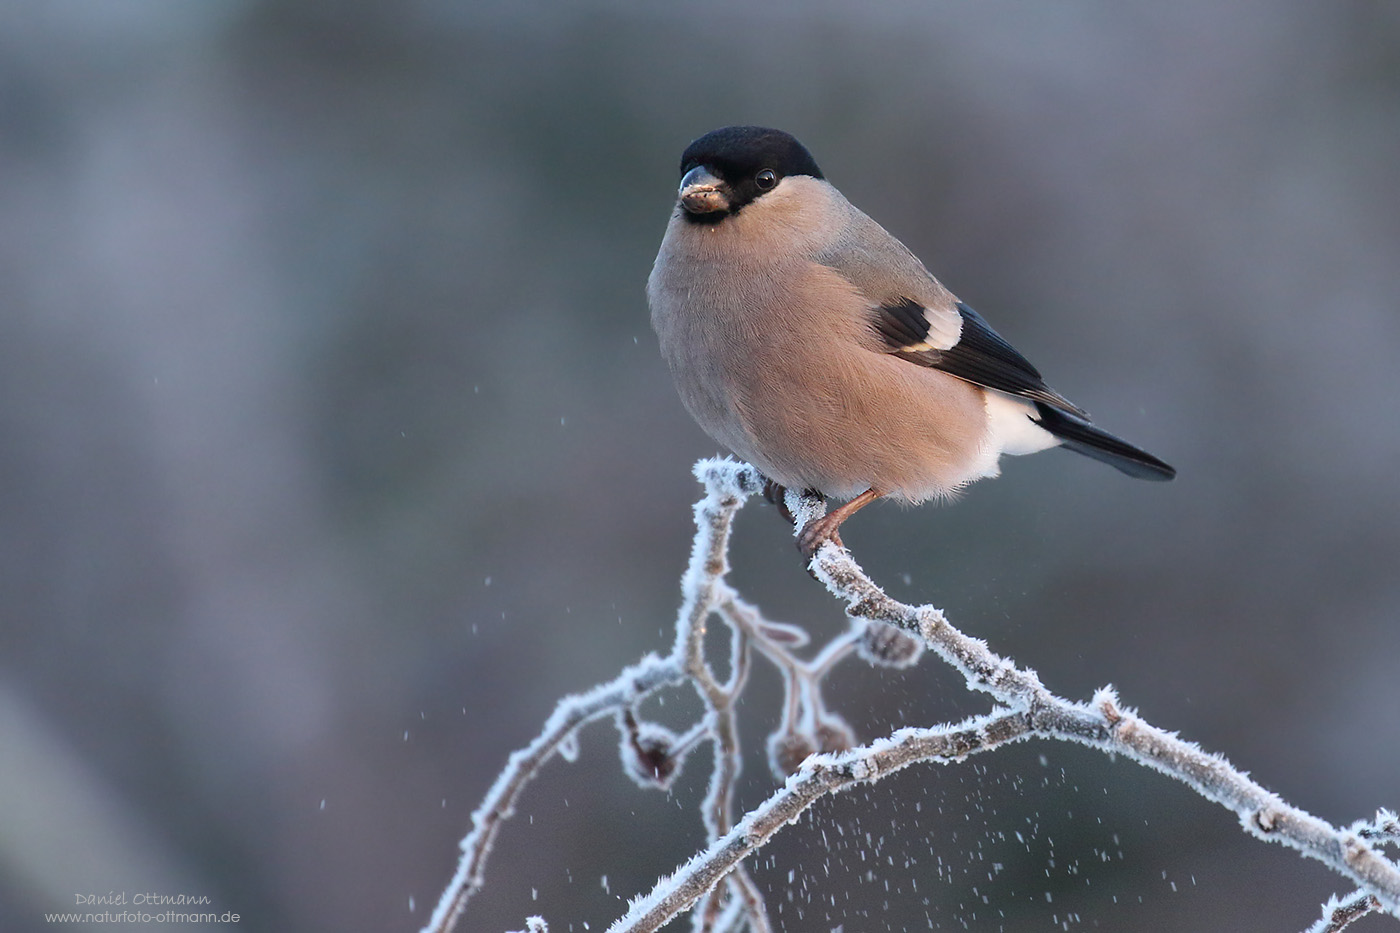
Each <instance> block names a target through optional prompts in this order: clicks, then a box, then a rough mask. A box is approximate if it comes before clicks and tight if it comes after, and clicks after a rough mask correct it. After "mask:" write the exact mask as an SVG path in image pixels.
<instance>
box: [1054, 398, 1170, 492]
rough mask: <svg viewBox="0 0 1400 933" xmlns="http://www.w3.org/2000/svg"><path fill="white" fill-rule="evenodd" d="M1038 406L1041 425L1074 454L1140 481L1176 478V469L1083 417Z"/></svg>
mask: <svg viewBox="0 0 1400 933" xmlns="http://www.w3.org/2000/svg"><path fill="white" fill-rule="evenodd" d="M1035 407H1036V410H1037V411H1038V412H1039V415H1040V417H1038V418H1037V419H1036V421H1037V422H1038V423H1039V424H1040V426H1041V427H1042V428H1044V429H1045V430H1047V431H1049V432H1050V433H1051V434H1053V435H1055V436H1056V437H1058V438H1059V439H1060V441H1061V442H1062V443H1063V444H1064V446H1066V447H1068V448H1069V449H1070V450H1073V451H1074V452H1075V453H1081V454H1083V455H1084V456H1086V457H1093V458H1094V459H1095V460H1098V461H1100V462H1102V463H1107V464H1108V465H1109V466H1111V467H1115V468H1116V469H1119V470H1122V471H1123V472H1124V473H1127V474H1128V475H1129V476H1135V477H1137V478H1138V479H1154V480H1168V479H1171V478H1172V477H1174V476H1176V470H1175V469H1173V468H1172V467H1170V466H1168V465H1167V464H1165V463H1163V462H1162V461H1161V460H1158V459H1157V458H1156V457H1154V456H1152V455H1151V454H1150V453H1148V452H1147V451H1145V450H1139V449H1138V448H1136V447H1134V446H1133V445H1132V444H1129V443H1128V442H1127V441H1124V440H1120V439H1118V438H1116V437H1114V436H1113V435H1112V434H1109V433H1108V432H1107V431H1100V430H1099V429H1098V428H1096V427H1094V426H1093V425H1092V424H1090V423H1089V422H1088V421H1085V420H1084V419H1083V418H1076V417H1075V416H1074V415H1071V414H1068V413H1066V412H1063V411H1060V410H1059V409H1057V408H1051V407H1050V406H1049V405H1046V404H1045V403H1044V402H1036V403H1035Z"/></svg>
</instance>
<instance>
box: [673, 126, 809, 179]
mask: <svg viewBox="0 0 1400 933" xmlns="http://www.w3.org/2000/svg"><path fill="white" fill-rule="evenodd" d="M697 165H704V166H706V167H708V168H710V169H711V170H713V171H714V172H715V173H716V174H718V175H719V176H720V177H721V178H723V179H724V180H725V181H728V182H730V183H731V184H734V183H736V182H739V181H740V180H741V179H744V178H748V177H751V176H753V175H754V174H756V173H757V172H761V171H762V170H763V169H772V170H773V171H774V172H776V173H777V174H778V177H779V178H783V177H786V176H788V175H810V176H812V177H813V178H821V177H822V170H821V169H820V168H818V167H817V160H816V159H813V158H812V154H811V153H810V152H808V151H807V147H806V146H804V145H802V144H801V143H800V142H798V141H797V140H796V139H795V138H793V136H792V135H791V134H788V133H784V132H783V131H782V130H772V129H768V128H767V127H764V126H726V127H723V128H722V129H718V130H713V131H711V132H709V133H706V134H705V135H704V136H701V137H700V138H699V139H697V140H695V142H693V143H691V144H690V145H689V146H687V147H686V149H685V153H684V154H683V155H682V156H681V175H685V173H686V172H688V171H690V170H691V169H693V168H695V167H696V166H697Z"/></svg>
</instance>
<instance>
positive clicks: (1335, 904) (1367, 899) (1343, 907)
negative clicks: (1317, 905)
mask: <svg viewBox="0 0 1400 933" xmlns="http://www.w3.org/2000/svg"><path fill="white" fill-rule="evenodd" d="M1380 909H1381V902H1380V901H1378V900H1376V899H1375V897H1373V896H1372V895H1370V894H1367V893H1366V892H1365V891H1356V892H1353V893H1352V894H1351V895H1350V896H1349V897H1347V898H1346V899H1345V900H1339V899H1338V898H1337V896H1336V895H1335V894H1334V895H1332V897H1331V898H1329V899H1328V901H1327V903H1326V904H1323V905H1322V918H1321V919H1319V920H1318V921H1317V922H1316V923H1314V924H1313V925H1312V926H1310V927H1308V928H1307V930H1305V931H1304V933H1340V931H1341V930H1345V929H1346V928H1347V927H1349V926H1351V925H1352V924H1353V923H1354V922H1356V921H1357V920H1360V919H1361V918H1362V917H1364V916H1366V915H1367V914H1369V913H1374V912H1375V911H1377V910H1380Z"/></svg>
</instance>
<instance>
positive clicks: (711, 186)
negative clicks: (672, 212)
mask: <svg viewBox="0 0 1400 933" xmlns="http://www.w3.org/2000/svg"><path fill="white" fill-rule="evenodd" d="M680 199H681V207H683V208H685V209H686V211H688V212H689V213H692V214H713V213H714V212H715V211H727V210H729V186H728V185H726V184H725V183H724V182H723V181H721V180H720V179H718V178H716V177H715V176H714V175H713V174H711V173H710V170H709V169H707V168H705V166H703V165H697V166H695V168H693V169H691V170H690V171H688V172H686V173H685V177H684V178H682V179H681V188H680Z"/></svg>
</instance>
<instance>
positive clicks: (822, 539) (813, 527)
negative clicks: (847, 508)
mask: <svg viewBox="0 0 1400 933" xmlns="http://www.w3.org/2000/svg"><path fill="white" fill-rule="evenodd" d="M845 518H846V516H845V515H841V514H839V513H838V512H832V513H830V514H828V515H823V516H822V517H821V518H814V519H812V520H811V521H810V522H808V523H807V524H806V525H804V526H803V527H802V530H801V531H800V532H798V535H797V549H798V550H799V551H801V552H802V556H803V557H805V558H807V559H808V560H811V559H812V557H813V556H814V555H815V554H816V553H817V548H819V547H821V546H822V545H823V544H825V543H826V542H828V541H830V542H831V543H832V544H834V545H836V546H837V547H839V548H844V547H845V546H846V545H844V544H842V543H841V535H840V534H838V533H837V529H839V528H840V527H841V522H842V521H844V520H845Z"/></svg>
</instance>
